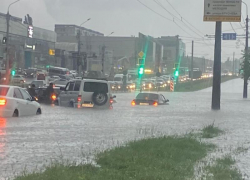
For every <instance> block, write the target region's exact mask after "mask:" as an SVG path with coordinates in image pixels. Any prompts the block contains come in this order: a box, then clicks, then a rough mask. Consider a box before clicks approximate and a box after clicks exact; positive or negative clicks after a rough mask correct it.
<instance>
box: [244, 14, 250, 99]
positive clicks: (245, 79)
mask: <svg viewBox="0 0 250 180" xmlns="http://www.w3.org/2000/svg"><path fill="white" fill-rule="evenodd" d="M248 21H249V19H248V15H247V18H246V47H245V55H246V57H248V34H249V33H248ZM246 71H247V69H246V65H245V66H244V73H245V72H246ZM247 83H248V77H247V76H245V75H244V89H243V98H247Z"/></svg>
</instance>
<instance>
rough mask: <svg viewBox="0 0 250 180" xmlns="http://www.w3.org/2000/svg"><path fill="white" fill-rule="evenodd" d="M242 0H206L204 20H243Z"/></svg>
mask: <svg viewBox="0 0 250 180" xmlns="http://www.w3.org/2000/svg"><path fill="white" fill-rule="evenodd" d="M241 4H242V0H230V1H229V0H204V19H203V20H204V21H222V22H241Z"/></svg>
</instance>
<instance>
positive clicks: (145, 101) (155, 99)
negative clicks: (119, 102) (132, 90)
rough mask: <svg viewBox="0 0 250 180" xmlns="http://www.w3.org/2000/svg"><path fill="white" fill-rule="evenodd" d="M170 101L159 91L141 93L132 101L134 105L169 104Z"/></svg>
mask: <svg viewBox="0 0 250 180" xmlns="http://www.w3.org/2000/svg"><path fill="white" fill-rule="evenodd" d="M168 102H169V100H168V99H166V98H165V97H164V96H163V95H162V94H157V93H139V94H138V95H137V96H136V98H135V99H134V100H133V101H132V102H131V105H132V106H136V105H139V106H158V105H167V104H168Z"/></svg>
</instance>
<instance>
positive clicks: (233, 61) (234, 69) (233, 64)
mask: <svg viewBox="0 0 250 180" xmlns="http://www.w3.org/2000/svg"><path fill="white" fill-rule="evenodd" d="M234 58H235V52H234V53H233V76H234V75H235V59H234Z"/></svg>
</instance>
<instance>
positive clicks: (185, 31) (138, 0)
mask: <svg viewBox="0 0 250 180" xmlns="http://www.w3.org/2000/svg"><path fill="white" fill-rule="evenodd" d="M137 1H138V2H139V3H140V4H142V5H143V6H144V7H146V8H148V9H149V10H151V11H152V12H154V13H156V14H157V15H159V16H161V17H162V18H164V19H166V20H168V21H171V22H173V23H175V24H176V25H177V26H178V27H179V28H180V29H181V30H182V31H184V32H185V33H187V34H188V35H190V36H192V35H191V34H189V33H188V32H186V31H185V30H184V29H183V28H182V27H181V26H180V25H178V24H177V23H176V22H175V21H174V20H171V19H169V18H167V17H165V16H163V15H161V14H160V13H158V12H156V11H155V10H153V9H151V8H150V7H148V6H147V5H146V4H144V3H142V2H141V1H140V0H137Z"/></svg>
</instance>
